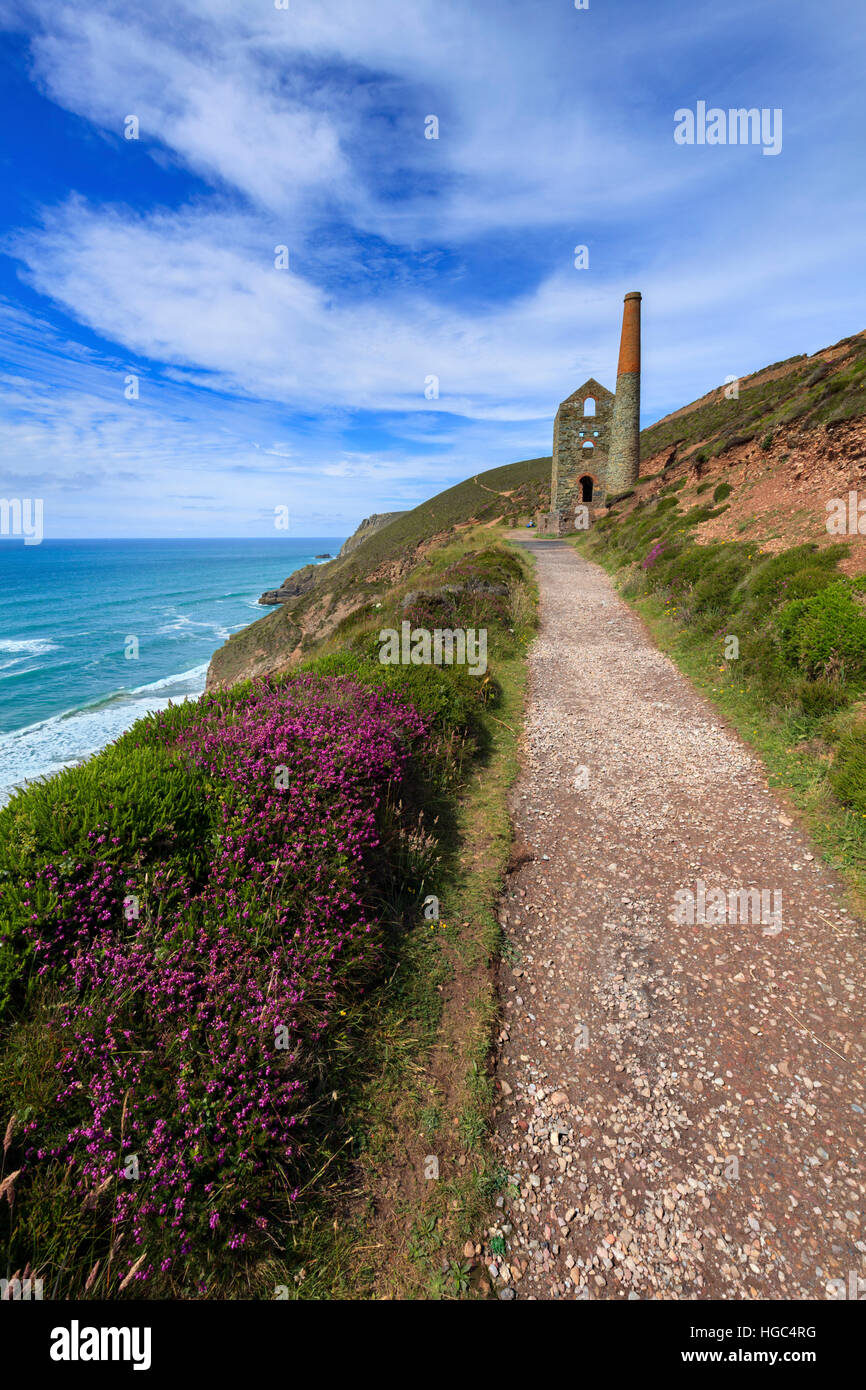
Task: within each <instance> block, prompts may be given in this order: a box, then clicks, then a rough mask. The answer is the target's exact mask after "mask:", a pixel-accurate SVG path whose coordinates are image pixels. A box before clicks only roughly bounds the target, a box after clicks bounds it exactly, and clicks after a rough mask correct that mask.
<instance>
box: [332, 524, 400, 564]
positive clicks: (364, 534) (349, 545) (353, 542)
mask: <svg viewBox="0 0 866 1390" xmlns="http://www.w3.org/2000/svg"><path fill="white" fill-rule="evenodd" d="M405 515H406V513H405V512H374V513H373V515H372V516H368V517H366V518H365V519H364V520H363V521H362V522H361V525H360V526H359V527H358V529H357V531H356V532H355V533H354V535H351V536H350V537H349V539H348V540H347V541H344V542H343V544H342V546H341V547H340V550H339V554H338V556H337V559H338V560H342V558H343V556H344V555H351V553H352V551H353V550H355V549H356V548H357V547H358V546H359V545H360V544H361V542H362V541H365V540H367V538H368V537H369V536H372V535H373V534H374V532H376V531H381V529H382V527H383V526H387V525H388V523H389V521H393V520H394V518H395V517H398V516H405Z"/></svg>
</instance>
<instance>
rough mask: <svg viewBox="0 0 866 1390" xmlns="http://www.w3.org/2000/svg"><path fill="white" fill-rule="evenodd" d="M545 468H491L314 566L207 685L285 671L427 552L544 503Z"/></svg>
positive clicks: (214, 667)
mask: <svg viewBox="0 0 866 1390" xmlns="http://www.w3.org/2000/svg"><path fill="white" fill-rule="evenodd" d="M550 466H551V460H550V457H549V456H548V457H547V458H537V459H527V460H525V461H523V462H522V463H510V464H506V465H505V466H504V467H502V468H491V469H488V471H487V472H486V473H479V474H477V476H476V477H474V478H469V479H467V481H466V482H463V483H458V484H457V485H456V486H455V487H451V488H448V489H446V491H445V492H440V493H439V494H438V495H437V496H436V497H433V498H431V499H430V501H429V502H422V503H421V505H420V506H418V507H415V508H414V509H413V510H412V511H410V512H401V513H399V514H398V515H397V516H396V517H395V519H394V520H393V521H391V522H389V523H388V525H386V526H383V527H382V528H381V529H380V530H377V531H375V532H374V534H373V535H371V536H368V537H367V538H366V539H364V540H362V541H361V543H360V544H359V545H357V546H355V547H354V548H353V549H352V550H351V551H350V553H349V554H347V555H343V556H340V557H338V558H337V559H336V560H331V561H329V562H328V564H325V565H320V566H318V567H317V570H316V574H315V584H314V585H313V587H312V588H311V589H310V590H309V591H308V592H307V593H304V594H301V595H299V596H298V597H297V599H295V600H293V601H290V602H288V603H286V604H283V605H281V606H280V608H278V609H277V610H275V611H274V612H272V613H270V614H269V615H268V616H267V617H266V618H262V619H260V620H259V622H257V623H253V624H252V626H250V627H248V628H245V629H244V630H243V631H241V632H238V633H235V634H234V636H232V637H230V638H229V640H228V642H226V644H225V646H223V647H221V648H220V649H219V651H217V652H216V653H215V654H214V657H213V660H212V662H211V668H210V672H209V677H208V681H209V685H211V686H218V685H231V684H233V682H235V681H236V680H239V679H242V678H244V677H249V676H254V675H264V674H266V673H270V672H273V671H275V670H284V669H287V667H288V666H289V664H290V663H291V661H292V660H294V661H295V662H297V661H298V660H300V659H302V658H303V657H304V656H305V655H306V654H308V653H309V652H310V651H311V650H312V648H313V647H314V646H315V644H316V643H317V642H319V641H322V640H323V639H326V638H327V637H328V636H329V635H330V634H331V633H332V632H333V631H334V630H335V629H336V628H337V626H338V625H339V623H340V622H342V621H343V620H345V619H347V618H348V617H350V615H351V614H352V613H355V612H358V611H360V610H363V608H364V607H365V606H368V605H370V604H372V603H375V602H377V601H378V600H379V599H381V598H382V596H383V594H386V593H387V592H388V590H389V589H390V588H391V587H392V586H393V585H394V584H395V583H397V582H398V581H399V580H400V579H401V578H402V577H404V576H405V575H406V574H407V573H408V572H409V571H410V570H411V569H412V567H413V566H415V565H416V564H417V563H418V561H419V560H420V559H421V558H423V555H424V553H425V551H426V550H428V549H429V548H430V547H433V546H436V545H441V544H443V543H445V542H447V541H449V540H452V539H454V538H456V537H457V536H458V535H459V534H460V533H461V532H462V531H465V530H466V529H467V528H469V527H471V526H474V525H482V526H486V525H491V524H495V523H496V522H497V521H498V520H500V519H502V518H509V517H511V516H517V515H525V514H530V513H532V512H534V511H535V510H536V509H537V508H539V507H542V506H547V504H548V499H549V496H550Z"/></svg>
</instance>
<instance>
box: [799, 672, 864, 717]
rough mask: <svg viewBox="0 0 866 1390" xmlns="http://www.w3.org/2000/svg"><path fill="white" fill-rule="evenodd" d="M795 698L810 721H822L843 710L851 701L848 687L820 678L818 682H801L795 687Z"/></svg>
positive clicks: (823, 677)
mask: <svg viewBox="0 0 866 1390" xmlns="http://www.w3.org/2000/svg"><path fill="white" fill-rule="evenodd" d="M797 698H798V699H799V701H800V704H801V706H802V709H803V713H804V714H805V715H807V716H808V717H809V718H810V719H823V718H824V716H825V715H827V714H835V712H836V711H837V710H840V709H844V708H845V706H846V705H847V704H848V703H849V701H850V699H851V691H850V689H849V687H848V686H846V685H842V684H840V683H839V681H834V680H828V679H827V678H826V677H825V676H821V677H819V678H818V680H814V681H812V680H802V681H800V683H799V684H798V686H797Z"/></svg>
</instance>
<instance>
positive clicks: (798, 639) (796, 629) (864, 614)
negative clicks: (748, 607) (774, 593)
mask: <svg viewBox="0 0 866 1390" xmlns="http://www.w3.org/2000/svg"><path fill="white" fill-rule="evenodd" d="M777 622H778V627H779V633H780V636H781V639H782V652H783V655H784V657H785V660H786V661H787V662H789V664H790V665H791V666H795V667H797V668H798V669H799V670H800V671H802V672H803V673H804V674H805V675H807V676H809V677H810V678H811V679H813V680H815V679H817V678H818V677H826V678H829V679H832V680H837V681H846V680H850V681H860V680H862V678H863V677H864V676H866V608H864V606H863V604H862V602H860V601H858V599H857V597H855V594H854V592H853V590H852V585H851V583H850V581H848V580H845V579H842V580H838V581H837V582H836V583H833V584H829V585H827V587H826V588H824V589H822V590H821V591H820V593H817V594H815V595H813V597H812V598H804V599H794V600H793V601H792V602H790V603H786V604H785V606H784V607H783V608H782V610H781V612H780V613H779V614H778V618H777Z"/></svg>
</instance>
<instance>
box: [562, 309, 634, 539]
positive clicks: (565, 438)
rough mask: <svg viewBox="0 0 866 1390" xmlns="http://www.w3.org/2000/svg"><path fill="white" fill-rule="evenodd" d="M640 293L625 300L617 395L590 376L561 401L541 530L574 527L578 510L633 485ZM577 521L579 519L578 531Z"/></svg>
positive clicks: (594, 505) (600, 505)
mask: <svg viewBox="0 0 866 1390" xmlns="http://www.w3.org/2000/svg"><path fill="white" fill-rule="evenodd" d="M640 298H641V297H640V294H638V292H637V291H636V290H632V291H631V293H630V294H627V295H626V296H625V302H624V305H623V313H622V336H621V338H620V345H619V366H618V367H617V377H616V394H615V395H614V394H613V392H612V391H608V390H607V388H606V387H604V386H602V385H601V383H600V382H598V381H596V380H595V378H594V377H590V378H589V380H588V381H585V382H584V383H583V385H582V386H579V387H578V388H577V390H576V391H572V393H571V395H570V396H569V397H568V398H567V400H564V401H563V402H562V404H561V406H560V407H559V409H558V410H557V412H556V420H555V421H554V425H553V470H552V473H551V479H550V512H549V513H547V514H545V515H542V516H540V517H539V519H538V520H539V526H540V529H542V530H545V531H549V532H553V533H554V534H555V535H560V534H562V533H563V532H565V531H573V530H575V529H576V523H575V516H576V510H577V508H579V507H581V506H584V507H592V508H593V509H597V508H599V507H603V506H604V505H605V502H606V500H607V498H608V497H612V496H614V495H615V494H616V493H618V492H624V491H625V490H626V488H629V487H632V486H633V485H634V483H635V481H636V479H637V476H638V469H639V466H640ZM580 526H581V522H580V521H579V520H578V522H577V528H578V529H579V528H580Z"/></svg>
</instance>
